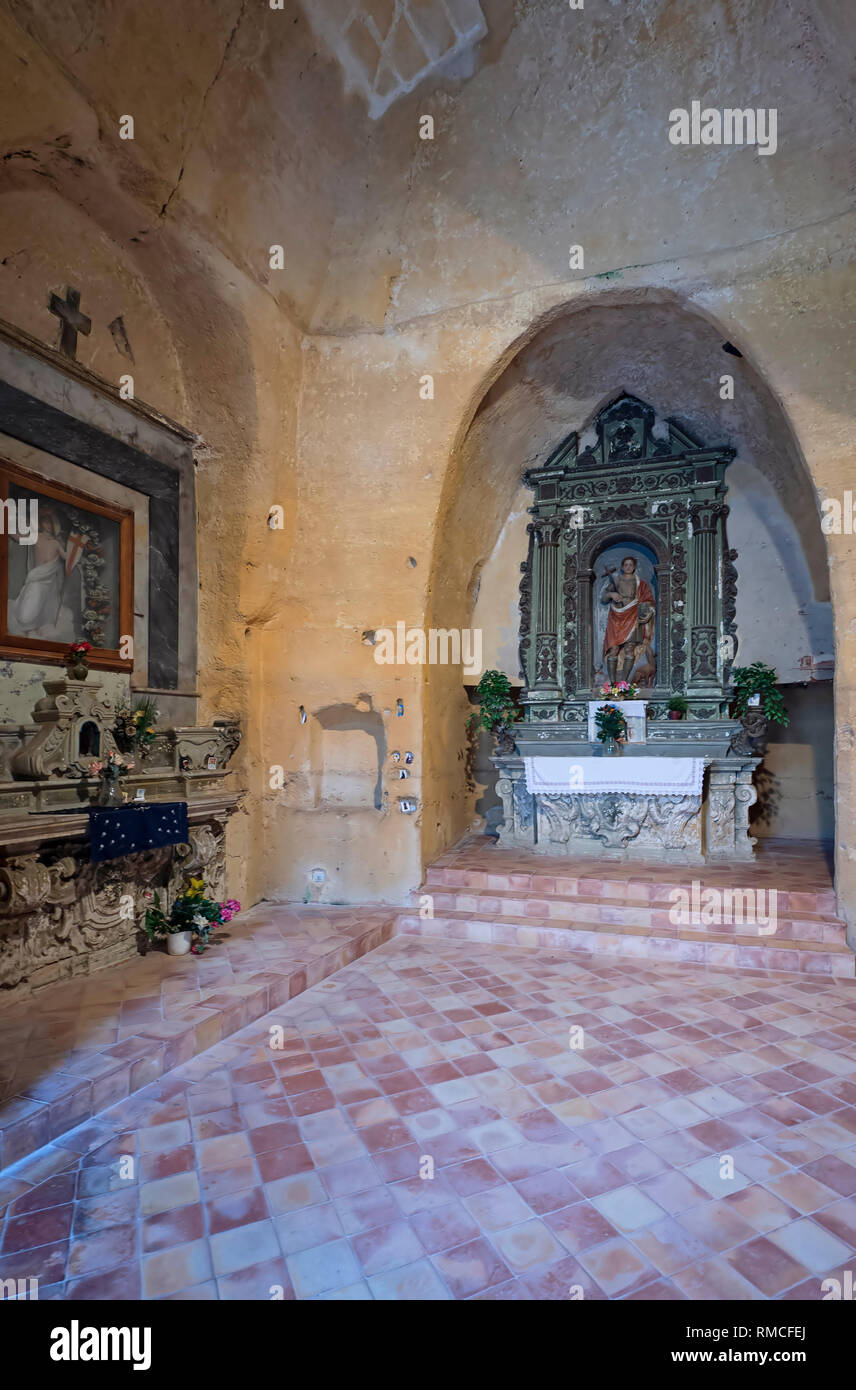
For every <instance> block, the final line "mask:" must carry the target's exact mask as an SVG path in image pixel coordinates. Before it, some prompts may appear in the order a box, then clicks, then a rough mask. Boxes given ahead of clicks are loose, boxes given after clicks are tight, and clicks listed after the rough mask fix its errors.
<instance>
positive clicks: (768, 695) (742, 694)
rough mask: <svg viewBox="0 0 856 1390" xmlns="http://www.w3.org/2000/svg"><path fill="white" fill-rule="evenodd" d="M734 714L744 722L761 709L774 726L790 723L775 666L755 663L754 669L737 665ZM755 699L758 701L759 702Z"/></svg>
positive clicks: (734, 673) (735, 671) (734, 678)
mask: <svg viewBox="0 0 856 1390" xmlns="http://www.w3.org/2000/svg"><path fill="white" fill-rule="evenodd" d="M731 674H732V679H733V681H734V715H735V717H736V718H737V719H742V718H743V717H744V715H747V714H751V713H752V712H753V710H760V712H761V714H763V716H764V718H765V719H766V720H767V721H768V723H770V724H788V723H789V720H788V713H787V710H786V709H785V701H784V698H783V696H782V692H781V690H780V689H779V686H778V679H779V678H778V676H777V675H776V672H775V670H774V669H773V667H772V666H767V665H766V664H765V663H764V662H763V661H755V662H753V663H752V665H751V666H735V667H734V670H733V671H732V673H731ZM755 696H757V697H758V698H757V699H755Z"/></svg>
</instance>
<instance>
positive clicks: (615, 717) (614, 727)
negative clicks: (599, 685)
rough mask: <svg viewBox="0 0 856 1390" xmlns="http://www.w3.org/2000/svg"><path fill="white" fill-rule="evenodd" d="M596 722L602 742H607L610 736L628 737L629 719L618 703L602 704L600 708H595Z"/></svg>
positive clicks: (615, 737)
mask: <svg viewBox="0 0 856 1390" xmlns="http://www.w3.org/2000/svg"><path fill="white" fill-rule="evenodd" d="M594 722H595V724H596V725H597V736H598V738H599V739H600V741H601V743H606V741H607V739H609V738H614V739H623V738H626V737H627V720H626V719H625V718H624V715H623V714H622V713H621V710H620V709H619V708H618V705H601V707H600V709H599V710H595V715H594Z"/></svg>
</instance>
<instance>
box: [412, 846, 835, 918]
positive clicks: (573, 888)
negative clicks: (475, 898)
mask: <svg viewBox="0 0 856 1390" xmlns="http://www.w3.org/2000/svg"><path fill="white" fill-rule="evenodd" d="M533 857H534V856H533ZM777 879H778V880H779V881H777ZM780 881H781V880H780V878H779V876H777V875H776V874H773V873H770V872H769V870H767V871H766V872H765V873H761V872H759V871H758V870H757V869H756V866H755V865H753V864H740V865H732V866H730V867H729V869H728V871H727V872H725V871H724V870H723V869H716V870H712V869H711V868H710V866H703V865H701V866H699V867H698V868H697V869H695V870H694V871H689V872H687V871H683V872H682V873H678V872H675V873H674V874H673V876H671V877H667V876H666V874H665V873H663V872H662V871H661V874H660V876H659V877H657V878H653V877H650V878H643V877H633V876H628V877H622V878H618V877H616V878H595V877H591V876H589V875H587V874H579V875H570V874H566V873H565V874H557V873H555V872H550V871H549V870H544V871H541V870H540V869H537V868H534V869H533V870H532V871H531V872H529V873H511V872H490V871H487V870H481V869H472V868H455V867H448V866H445V867H443V866H442V862H441V864H439V865H438V864H435V865H431V866H430V867H429V868H428V869H427V870H426V874H425V887H424V888H423V890H422V891H423V892H426V893H430V892H437V891H443V890H444V889H446V890H450V891H453V892H479V893H488V894H491V895H493V894H496V893H517V894H519V893H525V894H527V895H532V896H536V895H537V896H538V897H548V898H552V897H561V898H585V899H589V900H609V901H610V902H628V903H638V904H640V905H645V904H649V905H651V904H669V903H670V902H672V901H674V899H673V896H672V895H673V893H674V890H675V889H678V888H680V889H683V890H684V891H691V890H692V884H693V882H698V883H699V884H700V885H701V891H702V892H703V890H704V888H707V887H711V888H717V889H718V890H719V891H720V892H725V891H728V890H729V889H731V890H739V889H744V888H752V889H754V890H756V891H757V890H761V889H763V890H764V891H765V892H769V891H770V890H771V889H775V891H776V906H777V911H778V914H779V916H783V915H785V914H789V915H792V916H793V915H798V916H801V915H802V914H804V913H808V914H813V913H820V914H824V915H832V916H834V915H835V910H836V902H835V893H834V891H833V890H832V889H825V888H824V889H799V890H797V889H788V888H786V887H780V886H779V883H780Z"/></svg>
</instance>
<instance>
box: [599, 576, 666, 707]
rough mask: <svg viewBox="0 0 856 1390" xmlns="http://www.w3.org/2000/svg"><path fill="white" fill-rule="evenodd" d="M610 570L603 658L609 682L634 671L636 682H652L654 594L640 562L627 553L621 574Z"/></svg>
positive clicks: (605, 591)
mask: <svg viewBox="0 0 856 1390" xmlns="http://www.w3.org/2000/svg"><path fill="white" fill-rule="evenodd" d="M615 574H616V572H615V570H614V569H611V570H608V571H607V578H606V583H605V584H604V587H603V589H602V591H601V595H600V601H601V603H608V604H609V605H610V607H609V618H608V621H607V624H606V634H605V636H604V639H603V657H604V660H605V662H606V669H607V672H608V675H609V679H610V681H613V682H614V681H620V680H628V681H629V680H630V677H631V675H632V674H633V672H634V671H635V672H636V673H637V684H640V685H641V684H643V683H644V684H648V685H653V683H654V680H655V679H656V670H657V667H656V660H655V657H654V653H653V650H652V642H653V639H654V612H655V607H654V595H653V594H652V592H651V589H650V586H649V585H648V584H647V583H646V581H645V580H644V579H642V578H641V577H640V576H639V574H637V561H636V560H635V559H634V558H633V556H631V555H625V557H624V559H623V560H622V561H621V573H620V574H619V575H618V577H617V578H616V577H615Z"/></svg>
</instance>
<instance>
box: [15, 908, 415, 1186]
mask: <svg viewBox="0 0 856 1390" xmlns="http://www.w3.org/2000/svg"><path fill="white" fill-rule="evenodd" d="M394 921H395V909H394V908H389V907H386V908H334V907H330V908H326V907H320V906H310V907H303V906H294V905H292V906H287V905H285V906H280V905H277V904H274V903H260V904H259V905H258V906H257V907H254V908H251V909H250V910H249V911H248V912H243V913H241V915H240V916H239V917H237V918H236V919H235V920H234V922H233V923H232V924H231V925H230V926H229V928H228V929H226V930H224V931H221V932H220V933H219V938H220V939H219V941H218V944H216V945H215V946H213V947H212V948H211V950H210V951H206V952H205V954H204V955H202V956H199V957H196V956H193V957H191V956H181V957H174V956H168V955H166V954H164V953H162V952H160V951H152V952H150V953H149V954H148V955H147V956H145V957H144V958H143V959H140V958H139V957H134V958H133V959H132V960H129V961H124V962H122V963H120V964H118V965H115V966H110V967H108V968H107V969H105V970H103V971H99V972H97V973H96V974H94V975H91V976H87V977H85V978H81V979H79V980H71V981H66V982H63V983H60V984H54V985H49V986H47V987H46V988H45V989H43V990H41V991H40V992H39V993H38V994H33V995H29V996H27V997H26V998H24V999H21V1000H19V1001H17V1002H16V1001H11V1002H9V1003H8V1004H6V1006H5V1007H3V1008H0V1170H2V1169H3V1168H5V1167H8V1166H9V1165H10V1164H12V1163H16V1162H17V1161H18V1160H19V1159H21V1158H23V1157H24V1156H25V1155H27V1154H30V1153H32V1152H33V1151H34V1150H36V1149H39V1148H41V1147H42V1145H44V1144H46V1143H49V1142H54V1143H55V1142H57V1141H58V1140H59V1141H61V1139H62V1136H63V1135H64V1134H66V1133H67V1132H68V1131H69V1130H71V1129H74V1128H75V1127H76V1126H78V1125H80V1124H82V1123H83V1122H85V1121H87V1120H89V1119H90V1118H92V1117H93V1116H95V1115H97V1114H98V1113H99V1112H100V1111H102V1110H104V1109H105V1108H106V1107H108V1106H111V1105H114V1104H115V1103H116V1102H117V1101H120V1100H122V1099H123V1098H125V1097H127V1096H131V1095H133V1094H134V1093H135V1092H136V1091H139V1090H141V1089H142V1088H143V1087H144V1086H147V1085H149V1084H150V1083H151V1082H153V1081H156V1080H157V1079H158V1078H159V1077H161V1076H163V1075H165V1074H166V1073H167V1072H169V1071H171V1070H172V1069H173V1068H174V1067H176V1066H178V1065H179V1064H181V1063H183V1062H188V1061H190V1059H191V1058H194V1057H197V1056H199V1054H200V1053H203V1052H205V1051H207V1049H208V1048H210V1047H213V1046H214V1045H215V1044H217V1043H219V1042H222V1041H223V1040H224V1039H225V1038H228V1037H230V1036H231V1034H232V1033H235V1032H237V1031H238V1030H239V1029H241V1028H245V1027H246V1026H247V1024H249V1023H252V1022H253V1021H254V1020H255V1019H257V1018H261V1017H263V1016H264V1015H265V1014H266V1013H268V1012H269V1011H270V1010H271V1009H274V1008H277V1007H278V1006H279V1005H281V1004H284V1003H286V1002H287V1001H288V1000H289V999H293V998H294V997H295V996H296V995H298V994H302V993H303V992H304V990H306V989H310V988H311V987H312V986H313V985H316V984H319V983H320V982H321V981H322V980H326V979H327V978H328V977H329V976H330V975H333V974H335V973H336V971H338V970H341V968H342V966H344V965H347V964H349V963H350V962H351V961H353V960H356V959H357V958H358V957H360V956H364V955H365V954H366V953H367V952H369V951H373V950H374V949H375V947H377V946H379V945H381V943H382V942H384V941H388V940H389V938H390V937H391V935H392V933H393V929H394Z"/></svg>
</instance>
